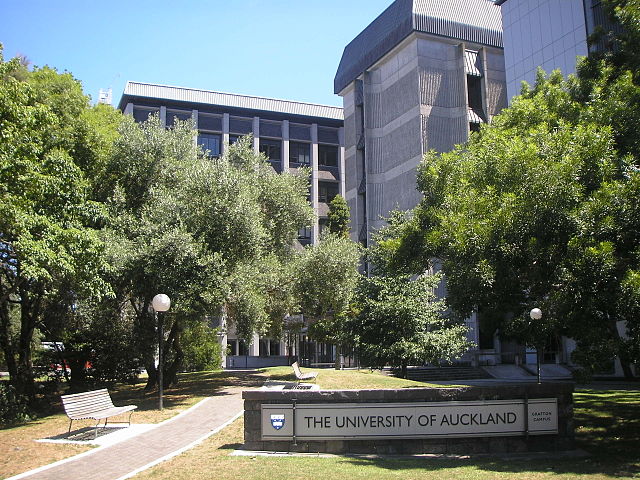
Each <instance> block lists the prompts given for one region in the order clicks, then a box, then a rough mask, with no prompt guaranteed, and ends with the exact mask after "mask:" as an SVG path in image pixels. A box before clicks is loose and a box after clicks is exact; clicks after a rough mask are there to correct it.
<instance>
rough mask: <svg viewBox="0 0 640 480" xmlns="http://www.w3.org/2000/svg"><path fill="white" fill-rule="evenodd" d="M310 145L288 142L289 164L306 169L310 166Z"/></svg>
mask: <svg viewBox="0 0 640 480" xmlns="http://www.w3.org/2000/svg"><path fill="white" fill-rule="evenodd" d="M310 152H311V145H309V144H308V143H299V142H289V164H295V165H294V166H300V167H308V166H309V165H310V164H311V153H310Z"/></svg>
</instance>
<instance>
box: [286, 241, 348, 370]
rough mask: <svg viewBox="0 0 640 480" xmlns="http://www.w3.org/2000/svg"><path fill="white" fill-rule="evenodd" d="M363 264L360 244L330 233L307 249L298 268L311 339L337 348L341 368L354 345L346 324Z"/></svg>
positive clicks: (337, 365) (302, 306) (302, 305)
mask: <svg viewBox="0 0 640 480" xmlns="http://www.w3.org/2000/svg"><path fill="white" fill-rule="evenodd" d="M359 263H360V250H359V248H358V244H357V243H355V242H353V241H351V240H350V239H349V238H347V237H345V236H343V235H338V234H334V233H328V234H326V235H323V237H322V239H321V241H320V242H319V243H317V244H315V245H309V246H307V247H306V248H305V249H304V251H303V252H302V254H301V255H300V258H299V259H298V261H297V265H296V273H295V278H296V279H297V283H296V292H297V293H296V297H297V298H299V301H300V307H301V310H302V313H304V315H305V318H307V319H310V320H311V321H312V324H311V326H310V329H309V332H310V335H311V336H312V337H313V338H315V339H316V340H318V341H322V342H329V343H333V344H335V345H336V348H337V350H336V367H337V368H339V367H340V365H339V363H340V355H341V351H342V348H343V347H344V346H345V345H349V344H352V342H351V341H350V338H349V337H348V335H346V332H345V329H344V321H345V315H346V312H347V310H348V308H349V306H350V304H351V301H352V299H353V294H354V291H355V287H356V284H357V282H358V278H359V277H360V275H359V273H358V265H359Z"/></svg>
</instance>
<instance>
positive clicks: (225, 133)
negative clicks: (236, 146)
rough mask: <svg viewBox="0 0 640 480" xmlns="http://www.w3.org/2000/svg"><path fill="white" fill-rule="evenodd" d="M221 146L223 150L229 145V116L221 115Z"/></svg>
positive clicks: (226, 114)
mask: <svg viewBox="0 0 640 480" xmlns="http://www.w3.org/2000/svg"><path fill="white" fill-rule="evenodd" d="M222 145H223V147H222V148H223V149H226V148H227V145H229V114H228V113H223V114H222Z"/></svg>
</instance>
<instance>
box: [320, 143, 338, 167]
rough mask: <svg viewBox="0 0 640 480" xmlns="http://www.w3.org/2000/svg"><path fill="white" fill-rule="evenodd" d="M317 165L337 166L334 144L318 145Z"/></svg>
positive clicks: (336, 150) (336, 152)
mask: <svg viewBox="0 0 640 480" xmlns="http://www.w3.org/2000/svg"><path fill="white" fill-rule="evenodd" d="M318 165H320V166H322V167H337V166H338V147H336V146H335V145H318Z"/></svg>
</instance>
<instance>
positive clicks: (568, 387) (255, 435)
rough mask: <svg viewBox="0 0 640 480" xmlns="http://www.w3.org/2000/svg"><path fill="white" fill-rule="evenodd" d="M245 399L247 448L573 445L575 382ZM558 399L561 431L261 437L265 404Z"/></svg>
mask: <svg viewBox="0 0 640 480" xmlns="http://www.w3.org/2000/svg"><path fill="white" fill-rule="evenodd" d="M242 397H243V398H244V410H245V411H244V440H245V443H244V448H245V449H247V450H263V451H285V452H327V453H379V454H420V453H437V454H480V453H515V452H540V451H564V450H573V449H574V448H575V447H574V426H573V384H572V383H543V384H541V385H538V384H517V385H516V384H509V385H495V386H481V387H480V386H478V387H454V388H406V389H397V390H320V391H268V390H252V391H245V392H243V394H242ZM524 398H557V400H558V434H553V435H540V436H536V435H521V436H500V437H473V438H469V437H465V438H426V439H425V438H419V439H393V440H389V439H383V440H373V439H369V440H322V441H301V440H298V442H297V445H294V444H293V442H291V441H290V440H285V441H263V440H262V439H261V405H262V404H290V403H292V402H293V401H294V399H295V401H296V402H297V403H298V404H314V403H335V404H340V403H371V404H372V406H375V404H376V403H412V402H415V403H420V402H446V401H474V400H513V399H516V400H517V399H524Z"/></svg>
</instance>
